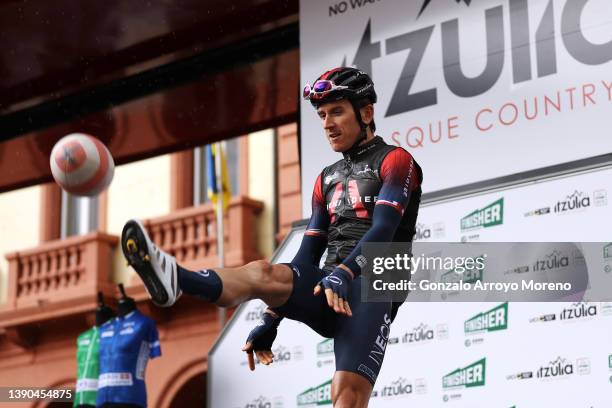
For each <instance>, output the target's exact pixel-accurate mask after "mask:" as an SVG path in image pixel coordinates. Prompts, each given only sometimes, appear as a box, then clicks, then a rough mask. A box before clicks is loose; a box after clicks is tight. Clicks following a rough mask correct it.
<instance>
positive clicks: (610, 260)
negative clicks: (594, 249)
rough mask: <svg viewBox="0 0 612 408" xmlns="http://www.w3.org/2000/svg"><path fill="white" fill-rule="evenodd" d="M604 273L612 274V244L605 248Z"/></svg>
mask: <svg viewBox="0 0 612 408" xmlns="http://www.w3.org/2000/svg"><path fill="white" fill-rule="evenodd" d="M603 260H604V272H605V273H610V272H612V242H610V243H608V244H606V245H604V247H603Z"/></svg>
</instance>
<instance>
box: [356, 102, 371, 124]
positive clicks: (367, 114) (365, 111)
mask: <svg viewBox="0 0 612 408" xmlns="http://www.w3.org/2000/svg"><path fill="white" fill-rule="evenodd" d="M359 113H361V120H362V121H363V123H365V124H366V125H369V124H370V123H372V120H373V119H374V105H372V104H371V103H370V104H367V105H366V106H364V107H363V108H361V109H359Z"/></svg>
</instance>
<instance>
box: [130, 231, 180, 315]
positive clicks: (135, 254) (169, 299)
mask: <svg viewBox="0 0 612 408" xmlns="http://www.w3.org/2000/svg"><path fill="white" fill-rule="evenodd" d="M121 249H122V250H123V255H124V256H125V258H126V259H127V262H128V264H129V265H130V266H131V267H132V268H134V270H135V271H136V273H138V276H140V278H141V279H142V281H143V282H144V285H145V288H146V289H147V292H148V293H149V296H151V299H152V300H153V303H155V304H156V305H158V306H162V307H169V306H172V305H173V304H174V302H176V300H177V299H178V298H179V297H180V296H181V293H182V292H181V289H180V288H179V286H178V276H177V264H176V258H174V257H173V256H172V255H169V254H167V253H166V252H164V251H162V250H161V249H159V248H158V247H157V246H156V245H155V244H154V243H153V241H151V239H150V238H149V234H147V230H146V229H145V228H144V226H143V225H142V224H141V223H140V222H139V221H138V220H129V221H128V222H126V223H125V225H124V227H123V231H122V232H121Z"/></svg>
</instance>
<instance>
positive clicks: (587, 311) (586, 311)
mask: <svg viewBox="0 0 612 408" xmlns="http://www.w3.org/2000/svg"><path fill="white" fill-rule="evenodd" d="M597 314H598V310H597V305H596V304H592V303H588V302H576V303H572V304H571V305H570V306H568V307H565V308H563V309H562V310H561V311H560V312H559V313H549V314H545V315H541V316H537V317H533V318H531V319H529V322H530V323H541V322H544V323H546V322H552V321H556V320H561V321H566V322H575V321H583V320H590V319H592V318H594V317H595V316H597Z"/></svg>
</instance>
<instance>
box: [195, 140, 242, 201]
mask: <svg viewBox="0 0 612 408" xmlns="http://www.w3.org/2000/svg"><path fill="white" fill-rule="evenodd" d="M224 143H225V161H226V162H227V177H228V179H229V183H230V187H231V189H232V196H235V195H237V194H238V188H239V186H240V184H239V183H240V161H239V160H240V151H239V150H240V149H239V143H238V138H233V139H230V140H226V141H225V142H224ZM206 166H207V163H206V147H205V146H202V147H196V148H195V150H194V154H193V167H194V177H193V188H194V189H193V201H194V203H193V204H194V205H198V204H202V203H205V202H208V201H209V200H208V193H207V190H206V186H207V185H208V175H207V167H206ZM243 182H245V183H246V180H243Z"/></svg>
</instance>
